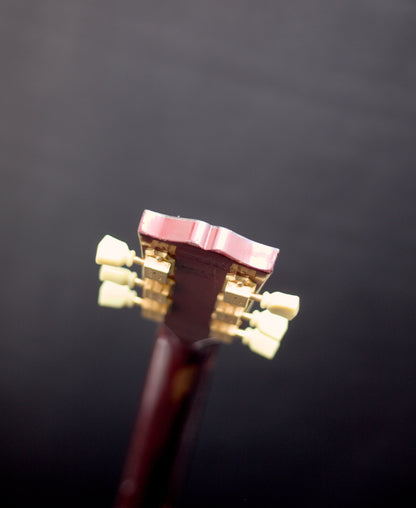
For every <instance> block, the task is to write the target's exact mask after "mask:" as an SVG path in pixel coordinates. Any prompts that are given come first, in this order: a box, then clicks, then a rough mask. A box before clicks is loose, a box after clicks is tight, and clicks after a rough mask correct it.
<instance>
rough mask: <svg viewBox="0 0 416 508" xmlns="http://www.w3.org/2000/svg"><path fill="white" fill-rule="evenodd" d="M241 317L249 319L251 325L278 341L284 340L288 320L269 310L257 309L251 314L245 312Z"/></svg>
mask: <svg viewBox="0 0 416 508" xmlns="http://www.w3.org/2000/svg"><path fill="white" fill-rule="evenodd" d="M241 317H242V318H244V319H247V320H248V321H249V324H250V326H251V327H253V328H257V329H258V330H259V331H260V332H261V333H263V334H265V335H268V336H269V337H271V338H272V339H274V340H277V341H280V340H282V338H283V336H284V334H285V333H286V331H287V326H288V320H287V319H286V318H284V317H281V316H277V315H276V314H272V313H271V312H269V311H268V310H264V311H263V312H260V311H259V310H255V311H254V312H252V313H251V314H249V313H247V312H244V313H243V314H242V315H241Z"/></svg>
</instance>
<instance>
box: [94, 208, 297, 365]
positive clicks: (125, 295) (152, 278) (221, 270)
mask: <svg viewBox="0 0 416 508" xmlns="http://www.w3.org/2000/svg"><path fill="white" fill-rule="evenodd" d="M138 234H139V239H140V244H141V250H142V258H139V257H137V256H136V253H135V252H134V251H130V250H129V248H128V247H127V245H126V244H123V243H122V242H119V241H117V240H115V239H112V238H111V237H105V238H104V239H103V240H102V242H100V244H99V247H98V250H97V263H99V264H103V265H104V267H103V268H102V269H101V275H100V278H101V280H105V281H107V282H104V284H103V286H102V288H101V290H100V298H99V303H101V304H103V305H109V306H118V307H121V306H124V305H127V306H132V305H133V304H135V303H137V304H139V305H141V306H142V314H143V316H144V317H146V318H150V319H153V320H155V321H159V322H160V321H165V323H166V325H167V326H168V327H169V328H170V329H171V330H172V331H173V332H174V333H175V334H176V335H177V336H178V337H179V338H180V339H181V340H183V341H186V342H193V341H196V340H199V339H203V338H206V337H212V338H216V339H218V340H221V341H223V342H231V341H232V338H233V337H234V336H240V337H242V338H243V342H245V343H247V344H248V345H249V346H250V347H251V349H253V350H254V351H256V352H258V353H260V354H262V355H263V356H266V357H269V358H270V357H272V356H273V355H274V353H275V352H276V350H277V348H278V344H279V341H280V339H281V337H282V336H283V334H284V332H285V331H286V328H287V319H288V318H289V319H291V318H292V317H294V315H296V313H297V309H298V305H299V299H298V297H294V296H291V295H284V294H283V293H273V294H269V293H265V294H264V295H262V296H261V295H259V294H258V291H259V290H260V289H261V287H262V286H263V284H264V283H265V281H266V280H267V278H268V277H269V276H270V274H271V273H272V271H273V267H274V264H275V261H276V258H277V254H278V252H279V251H278V249H275V248H273V247H268V246H266V245H262V244H259V243H257V242H253V241H251V240H248V239H246V238H244V237H242V236H240V235H237V234H236V233H233V232H232V231H230V230H228V229H225V228H222V227H217V226H211V225H209V224H207V223H206V222H202V221H197V220H191V219H183V218H179V217H169V216H166V215H163V214H160V213H156V212H152V211H149V210H145V211H144V212H143V215H142V218H141V221H140V225H139V229H138ZM117 242H118V243H117ZM133 263H137V264H139V265H141V266H142V278H141V279H139V278H138V276H137V274H133V275H131V272H129V271H126V270H125V269H120V268H111V267H109V266H106V265H113V266H114V265H118V266H121V265H123V264H126V265H127V266H131V265H132V264H133ZM129 274H130V275H129ZM108 281H112V282H108ZM115 283H118V284H120V283H121V284H127V285H129V286H130V288H132V287H133V285H134V284H137V285H140V286H142V287H143V292H142V298H139V297H137V294H136V293H135V292H134V291H132V290H131V289H128V287H120V286H119V287H117V286H116V285H115ZM256 300H257V301H258V302H260V305H261V306H262V307H263V308H267V309H269V310H271V311H272V312H274V313H275V314H278V315H280V316H278V315H277V316H273V315H271V314H270V312H268V311H265V312H262V313H259V312H258V311H256V312H255V313H254V314H249V313H248V311H249V310H250V308H251V306H252V304H253V302H254V301H256ZM256 313H257V314H256ZM282 316H283V317H282ZM244 320H248V321H249V322H250V325H251V326H256V325H257V326H258V328H259V329H258V330H257V329H256V328H248V329H246V330H244V329H243V328H241V325H242V324H243V321H244ZM253 323H254V324H253ZM261 323H263V324H261Z"/></svg>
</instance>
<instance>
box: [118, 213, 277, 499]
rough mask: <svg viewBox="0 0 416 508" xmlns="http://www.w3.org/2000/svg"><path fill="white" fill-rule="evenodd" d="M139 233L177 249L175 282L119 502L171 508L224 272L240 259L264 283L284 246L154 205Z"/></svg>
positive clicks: (208, 357) (209, 355)
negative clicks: (172, 214)
mask: <svg viewBox="0 0 416 508" xmlns="http://www.w3.org/2000/svg"><path fill="white" fill-rule="evenodd" d="M138 232H139V237H140V241H141V243H142V246H143V245H145V246H153V245H155V247H158V245H159V243H160V242H162V243H164V245H165V247H164V248H166V245H167V248H169V249H171V250H170V251H169V252H170V253H172V255H173V256H174V258H175V274H174V279H175V285H174V293H173V302H172V306H171V309H170V311H169V313H168V314H167V316H166V319H165V324H164V325H162V326H160V328H159V330H158V334H157V338H156V342H155V345H154V349H153V353H152V357H151V360H150V365H149V369H148V373H147V377H146V380H145V386H144V389H143V396H142V401H141V405H140V410H139V415H138V418H137V422H136V425H135V428H134V431H133V437H132V441H131V446H130V449H129V452H128V458H127V461H126V465H125V469H124V473H123V477H122V482H121V485H120V489H119V493H118V496H117V502H116V508H137V507H146V508H153V507H155V508H156V507H164V508H166V507H169V506H173V505H174V502H175V499H176V498H177V494H178V492H179V489H180V486H181V478H182V476H183V471H184V467H185V464H186V456H187V451H188V450H189V447H190V444H191V442H192V438H193V436H194V434H195V428H196V422H197V419H198V414H199V412H200V408H201V404H200V401H201V398H202V395H203V391H204V390H203V387H205V386H206V382H207V378H208V377H209V373H210V371H211V370H212V367H213V363H214V358H215V354H216V351H217V348H218V342H217V341H215V340H213V339H209V338H207V337H208V336H209V323H210V319H211V314H212V312H213V310H214V307H215V302H216V298H217V295H218V293H219V292H220V291H221V290H222V288H223V284H224V280H225V276H226V275H227V273H229V272H230V269H231V268H232V265H234V264H235V263H236V262H237V263H238V265H239V270H240V271H241V270H243V271H244V270H248V271H249V272H250V273H252V274H254V275H253V277H254V279H255V283H256V286H257V289H259V287H260V286H261V285H262V284H263V283H264V281H265V280H266V279H267V277H268V276H269V275H270V273H271V272H272V270H273V267H274V263H275V261H276V257H277V254H278V252H279V251H278V249H274V248H272V247H268V246H266V245H261V244H259V243H256V242H252V241H250V240H248V239H246V238H243V237H242V236H240V235H237V234H235V233H233V232H232V231H229V230H228V229H225V228H220V227H216V226H210V225H209V224H207V223H205V222H201V221H195V220H191V219H181V218H177V217H168V216H166V215H162V214H159V213H156V212H151V211H149V210H145V211H144V213H143V216H142V219H141V221H140V225H139V231H138ZM173 252H174V254H173ZM244 273H248V272H244Z"/></svg>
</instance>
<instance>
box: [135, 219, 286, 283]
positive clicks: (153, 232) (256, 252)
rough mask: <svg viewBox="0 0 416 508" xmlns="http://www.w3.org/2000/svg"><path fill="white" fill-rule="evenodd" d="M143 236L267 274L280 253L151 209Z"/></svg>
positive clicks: (143, 224) (223, 230)
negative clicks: (220, 257)
mask: <svg viewBox="0 0 416 508" xmlns="http://www.w3.org/2000/svg"><path fill="white" fill-rule="evenodd" d="M139 235H144V236H151V237H153V238H158V239H160V240H165V241H167V242H174V243H184V244H187V245H193V246H194V247H198V248H199V249H202V250H204V251H207V252H216V253H217V254H221V255H223V256H225V257H227V258H229V259H232V260H234V261H237V263H240V264H242V265H246V266H248V267H251V268H253V269H254V270H260V271H262V272H266V273H271V272H272V271H273V267H274V264H275V262H276V257H277V255H278V253H279V249H276V248H274V247H269V246H268V245H263V244H262V243H258V242H254V241H253V240H249V239H248V238H244V237H243V236H241V235H238V234H237V233H234V232H233V231H230V230H229V229H227V228H223V227H219V226H211V224H208V223H207V222H203V221H200V220H194V219H184V218H181V217H169V216H168V215H163V214H161V213H157V212H152V211H151V210H145V211H144V212H143V215H142V218H141V220H140V225H139Z"/></svg>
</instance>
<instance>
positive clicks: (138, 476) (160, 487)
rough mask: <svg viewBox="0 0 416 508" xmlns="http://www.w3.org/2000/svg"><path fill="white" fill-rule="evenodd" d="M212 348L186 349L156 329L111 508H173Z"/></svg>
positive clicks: (210, 343)
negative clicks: (114, 503)
mask: <svg viewBox="0 0 416 508" xmlns="http://www.w3.org/2000/svg"><path fill="white" fill-rule="evenodd" d="M217 347H218V343H217V342H216V341H214V340H210V339H205V340H201V341H197V342H194V343H193V344H192V345H188V344H187V343H186V342H183V341H181V340H180V339H179V338H178V337H177V336H176V335H175V334H174V333H172V332H171V330H169V328H168V327H167V326H165V325H162V326H160V328H159V330H158V334H157V338H156V341H155V344H154V348H153V353H152V357H151V360H150V364H149V368H148V372H147V376H146V380H145V386H144V390H143V394H142V400H141V405H140V409H139V414H138V418H137V422H136V425H135V428H134V431H133V437H132V441H131V444H130V448H129V453H128V457H127V461H126V465H125V469H124V473H123V476H122V481H121V484H120V489H119V492H118V496H117V501H116V505H115V506H116V508H134V507H137V506H143V507H149V508H153V507H161V506H163V507H168V506H173V504H174V502H175V500H176V498H177V496H178V495H179V492H180V485H181V483H182V481H181V480H182V476H183V473H184V470H185V466H186V458H187V455H188V452H189V448H190V446H191V444H192V441H193V437H194V434H195V430H196V424H197V421H198V416H199V413H200V409H201V402H202V400H201V399H202V396H203V393H204V387H205V385H206V382H207V378H208V377H209V373H210V372H211V370H212V368H213V364H214V359H215V353H216V351H217Z"/></svg>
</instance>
